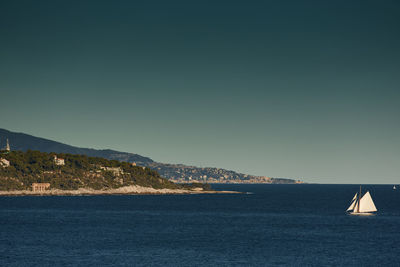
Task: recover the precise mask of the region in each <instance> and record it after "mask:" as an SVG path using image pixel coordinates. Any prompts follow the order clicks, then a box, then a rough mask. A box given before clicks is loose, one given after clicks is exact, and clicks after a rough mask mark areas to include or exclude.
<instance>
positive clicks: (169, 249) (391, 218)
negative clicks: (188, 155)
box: [0, 185, 400, 266]
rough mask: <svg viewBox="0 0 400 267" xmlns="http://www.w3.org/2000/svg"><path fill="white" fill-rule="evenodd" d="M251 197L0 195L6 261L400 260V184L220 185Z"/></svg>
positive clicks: (0, 248)
mask: <svg viewBox="0 0 400 267" xmlns="http://www.w3.org/2000/svg"><path fill="white" fill-rule="evenodd" d="M214 188H216V189H224V190H229V189H230V190H238V191H242V192H251V194H221V195H220V194H211V195H164V196H162V195H138V196H81V197H68V196H63V197H61V196H58V197H56V196H52V197H0V257H1V258H0V265H1V266H67V265H71V266H95V265H99V266H216V265H218V266H400V259H399V258H400V206H399V204H400V190H392V187H391V186H389V185H368V186H364V189H365V190H369V191H370V192H371V195H372V197H373V199H374V201H375V204H376V206H377V208H378V214H377V215H376V216H368V217H361V216H349V215H346V213H345V210H346V208H347V207H348V205H349V204H350V203H349V202H350V200H351V198H352V197H353V196H354V194H355V192H356V191H357V190H358V188H359V187H358V186H357V185H214Z"/></svg>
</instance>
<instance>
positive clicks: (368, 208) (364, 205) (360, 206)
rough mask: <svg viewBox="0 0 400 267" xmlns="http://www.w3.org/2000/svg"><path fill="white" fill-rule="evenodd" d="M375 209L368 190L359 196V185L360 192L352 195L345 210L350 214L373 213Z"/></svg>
mask: <svg viewBox="0 0 400 267" xmlns="http://www.w3.org/2000/svg"><path fill="white" fill-rule="evenodd" d="M376 211H377V209H376V207H375V204H374V201H373V200H372V197H371V194H370V193H369V191H367V193H365V194H364V196H363V197H361V186H360V192H359V193H356V194H355V195H354V197H353V199H352V200H351V204H350V207H349V208H348V209H347V212H349V214H351V215H373V214H374V212H376Z"/></svg>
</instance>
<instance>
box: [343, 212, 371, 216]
mask: <svg viewBox="0 0 400 267" xmlns="http://www.w3.org/2000/svg"><path fill="white" fill-rule="evenodd" d="M348 214H349V215H358V216H372V215H376V214H375V213H373V212H350V213H348Z"/></svg>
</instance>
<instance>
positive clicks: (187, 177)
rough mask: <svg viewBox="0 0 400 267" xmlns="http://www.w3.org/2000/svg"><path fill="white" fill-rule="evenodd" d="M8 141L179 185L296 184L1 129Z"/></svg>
mask: <svg viewBox="0 0 400 267" xmlns="http://www.w3.org/2000/svg"><path fill="white" fill-rule="evenodd" d="M7 138H8V139H9V140H10V146H11V150H19V151H27V150H38V151H42V152H55V153H69V154H79V155H86V156H90V157H101V158H106V159H109V160H118V161H125V162H130V163H132V162H135V163H136V164H137V165H138V166H145V167H149V168H151V169H153V170H156V171H157V172H158V173H159V174H160V175H161V176H162V177H165V178H168V179H170V180H172V181H175V182H178V183H191V182H206V183H296V180H294V179H287V178H270V177H265V176H255V175H248V174H243V173H238V172H235V171H230V170H225V169H221V168H199V167H195V166H187V165H183V164H167V163H160V162H155V161H153V160H152V159H150V158H148V157H143V156H141V155H138V154H133V153H128V152H120V151H115V150H110V149H103V150H98V149H91V148H80V147H75V146H70V145H66V144H63V143H59V142H55V141H52V140H48V139H44V138H39V137H35V136H32V135H28V134H24V133H15V132H11V131H8V130H5V129H0V148H3V147H4V146H5V144H6V139H7Z"/></svg>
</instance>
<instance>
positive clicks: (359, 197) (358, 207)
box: [357, 185, 361, 213]
mask: <svg viewBox="0 0 400 267" xmlns="http://www.w3.org/2000/svg"><path fill="white" fill-rule="evenodd" d="M360 200H361V185H360V194H358V205H357V213H360V204H361V203H360Z"/></svg>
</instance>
